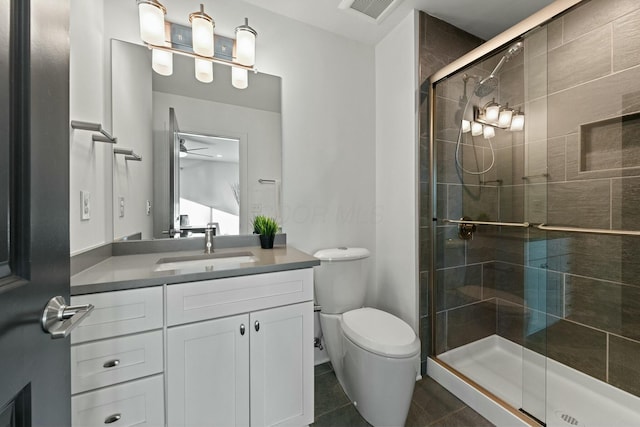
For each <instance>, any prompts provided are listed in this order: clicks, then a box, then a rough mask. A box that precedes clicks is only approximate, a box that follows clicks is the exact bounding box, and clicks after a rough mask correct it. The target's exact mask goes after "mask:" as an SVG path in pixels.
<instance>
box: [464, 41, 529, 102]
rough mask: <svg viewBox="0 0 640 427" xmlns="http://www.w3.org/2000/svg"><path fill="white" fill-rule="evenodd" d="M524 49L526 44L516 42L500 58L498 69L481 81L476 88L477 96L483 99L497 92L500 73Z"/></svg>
mask: <svg viewBox="0 0 640 427" xmlns="http://www.w3.org/2000/svg"><path fill="white" fill-rule="evenodd" d="M523 48H524V43H522V42H516V43H514V44H513V45H511V46H510V47H509V49H507V53H505V54H504V55H503V56H502V58H500V61H498V65H496V68H494V69H493V71H492V72H491V74H489V75H488V76H487V77H485V78H484V79H482V80H480V82H479V83H478V84H477V85H476V88H475V90H474V93H475V94H476V96H478V97H480V98H483V97H485V96H487V95H489V94H490V93H491V92H493V91H494V90H496V88H497V87H498V77H497V74H498V72H499V71H500V70H501V69H502V67H503V66H504V64H505V63H507V62H509V61H510V60H511V58H513V57H514V56H516V55H518V54H519V53H520V52H522V49H523Z"/></svg>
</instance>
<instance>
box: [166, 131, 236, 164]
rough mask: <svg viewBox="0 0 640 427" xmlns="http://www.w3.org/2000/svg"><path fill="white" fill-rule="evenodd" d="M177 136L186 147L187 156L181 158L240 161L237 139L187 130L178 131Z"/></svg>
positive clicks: (227, 161) (228, 161)
mask: <svg viewBox="0 0 640 427" xmlns="http://www.w3.org/2000/svg"><path fill="white" fill-rule="evenodd" d="M178 136H179V137H180V139H181V140H182V141H183V144H184V147H185V148H186V149H187V156H186V157H183V159H191V160H201V161H210V162H226V163H238V162H239V161H240V146H239V144H240V143H239V141H238V140H237V139H230V138H222V137H217V136H208V135H196V134H193V133H187V132H179V133H178Z"/></svg>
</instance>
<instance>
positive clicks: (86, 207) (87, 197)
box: [80, 190, 91, 221]
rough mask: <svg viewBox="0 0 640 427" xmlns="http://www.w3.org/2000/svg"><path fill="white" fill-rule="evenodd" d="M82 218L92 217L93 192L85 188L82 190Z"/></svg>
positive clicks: (85, 219) (83, 219) (84, 219)
mask: <svg viewBox="0 0 640 427" xmlns="http://www.w3.org/2000/svg"><path fill="white" fill-rule="evenodd" d="M80 219H81V220H82V221H87V220H89V219H91V193H90V192H88V191H85V190H80Z"/></svg>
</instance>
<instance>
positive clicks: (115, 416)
mask: <svg viewBox="0 0 640 427" xmlns="http://www.w3.org/2000/svg"><path fill="white" fill-rule="evenodd" d="M120 418H122V415H121V414H113V415H109V416H108V417H107V418H105V419H104V423H105V424H112V423H115V422H116V421H118V420H119V419H120Z"/></svg>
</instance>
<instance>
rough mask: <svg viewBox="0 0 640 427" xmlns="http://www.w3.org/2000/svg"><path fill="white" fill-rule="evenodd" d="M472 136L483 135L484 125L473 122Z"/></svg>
mask: <svg viewBox="0 0 640 427" xmlns="http://www.w3.org/2000/svg"><path fill="white" fill-rule="evenodd" d="M471 135H472V136H480V135H482V125H481V124H480V123H478V122H471Z"/></svg>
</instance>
